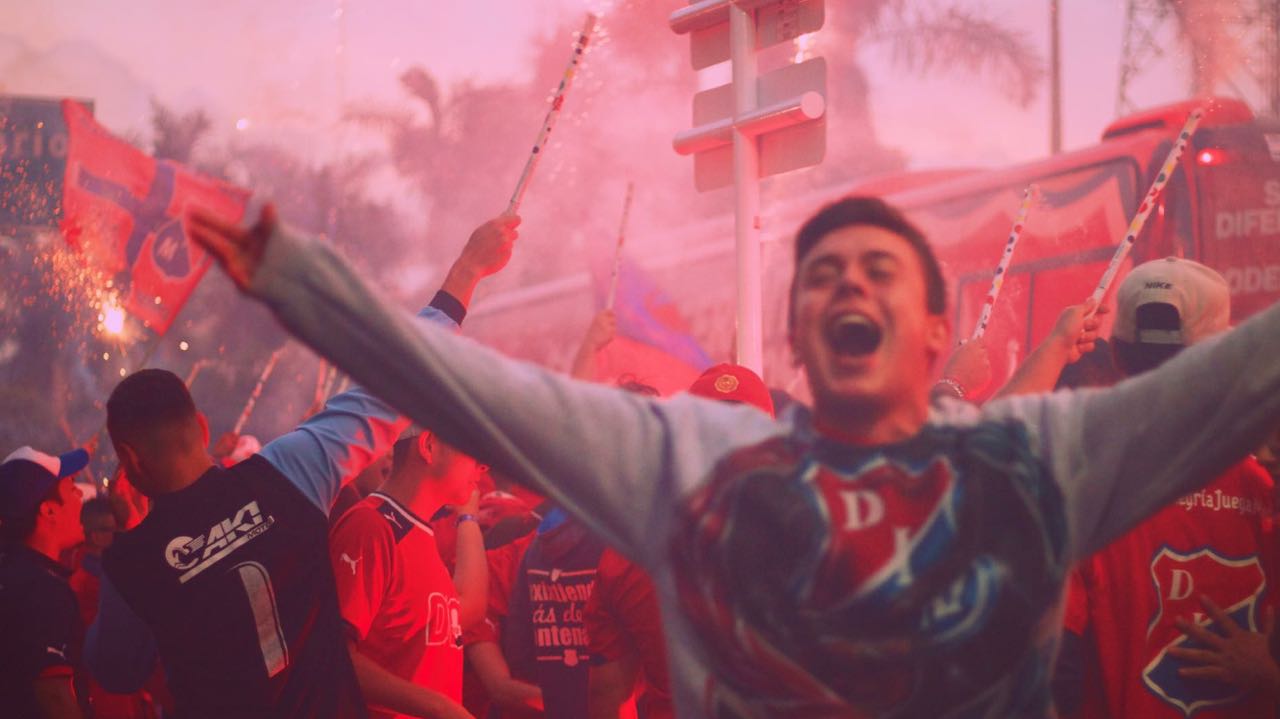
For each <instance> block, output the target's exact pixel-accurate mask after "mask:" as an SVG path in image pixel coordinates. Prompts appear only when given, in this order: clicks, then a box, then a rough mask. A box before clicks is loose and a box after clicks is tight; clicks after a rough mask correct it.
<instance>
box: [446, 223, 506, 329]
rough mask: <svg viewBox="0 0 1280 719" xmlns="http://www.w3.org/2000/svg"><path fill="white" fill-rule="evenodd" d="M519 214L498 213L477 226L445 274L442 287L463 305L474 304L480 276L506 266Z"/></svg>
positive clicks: (482, 277)
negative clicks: (472, 302)
mask: <svg viewBox="0 0 1280 719" xmlns="http://www.w3.org/2000/svg"><path fill="white" fill-rule="evenodd" d="M519 225H520V216H519V215H498V216H497V217H495V218H493V219H492V220H489V221H488V222H486V223H484V224H483V225H480V226H479V227H477V228H476V229H475V230H474V231H473V232H472V233H471V237H470V238H469V239H468V240H467V244H466V246H464V247H463V248H462V254H460V255H458V259H457V260H455V261H454V263H453V266H452V267H450V268H449V273H448V274H447V275H445V278H444V284H443V285H441V287H440V289H442V290H444V291H445V292H448V293H449V294H451V295H453V296H454V298H455V299H457V300H458V301H459V302H461V303H462V306H463V307H468V306H470V305H471V295H472V294H473V293H474V292H475V290H476V285H477V284H479V283H480V280H483V279H484V278H486V277H488V276H489V275H492V274H494V273H495V272H497V271H499V270H501V269H502V268H503V267H506V266H507V262H509V261H510V260H511V250H512V248H513V247H514V245H515V242H516V236H517V234H518V233H517V232H516V227H518V226H519Z"/></svg>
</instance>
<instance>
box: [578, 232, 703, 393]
mask: <svg viewBox="0 0 1280 719" xmlns="http://www.w3.org/2000/svg"><path fill="white" fill-rule="evenodd" d="M611 269H612V267H611V265H609V264H605V263H600V264H599V265H597V266H596V267H594V268H593V271H592V273H591V274H592V280H593V282H592V284H593V289H594V295H595V300H596V306H597V307H604V306H605V301H606V295H607V294H608V292H609V284H610V276H611ZM613 310H614V313H615V314H616V315H617V318H618V336H617V338H616V339H615V340H614V341H613V342H612V343H611V344H610V345H609V346H607V347H605V349H604V351H603V352H602V353H601V356H600V358H599V365H600V369H601V374H607V377H602V379H607V380H616V379H617V378H618V377H619V376H621V375H628V374H629V375H634V376H635V378H636V379H637V380H639V381H641V382H644V383H646V384H650V385H653V386H654V387H656V388H657V389H659V390H660V391H662V393H663V394H671V393H673V392H677V391H683V390H686V389H688V388H689V385H690V384H691V383H692V382H693V380H694V379H696V378H697V376H698V374H699V373H701V372H702V371H703V370H705V369H706V368H707V367H710V366H711V364H712V362H711V358H710V357H708V356H707V353H706V351H705V350H703V349H702V346H701V345H699V344H698V341H697V340H695V339H694V338H693V334H692V333H691V331H690V329H689V324H688V322H687V321H686V320H685V318H684V316H683V315H682V314H681V313H680V309H679V308H678V307H677V306H676V304H675V302H674V301H673V300H672V299H671V297H670V296H669V295H667V293H665V292H663V291H662V289H661V288H660V287H658V285H657V283H655V282H654V281H653V279H652V278H651V277H649V276H648V275H647V274H646V273H645V272H644V270H642V269H640V267H639V266H638V265H636V264H635V263H634V262H632V261H631V260H630V259H628V258H627V257H626V256H625V255H624V256H623V257H622V260H621V262H620V263H619V265H618V286H617V294H616V295H615V297H614V305H613Z"/></svg>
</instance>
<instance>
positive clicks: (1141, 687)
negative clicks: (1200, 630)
mask: <svg viewBox="0 0 1280 719" xmlns="http://www.w3.org/2000/svg"><path fill="white" fill-rule="evenodd" d="M1273 488H1274V483H1273V482H1272V480H1271V477H1270V476H1269V475H1268V474H1267V473H1266V471H1265V470H1263V469H1262V467H1261V466H1260V465H1258V463H1257V462H1256V461H1255V460H1252V459H1250V460H1246V461H1244V462H1241V463H1240V464H1237V465H1236V466H1234V467H1232V468H1231V469H1230V470H1229V471H1227V472H1226V473H1225V474H1223V475H1221V476H1220V477H1218V478H1217V479H1215V480H1214V481H1213V483H1212V484H1210V485H1208V486H1206V487H1205V488H1204V489H1202V490H1200V491H1198V492H1193V493H1192V494H1188V495H1186V496H1185V497H1182V498H1180V499H1178V501H1177V502H1176V503H1174V504H1172V505H1170V506H1169V507H1167V508H1165V509H1163V510H1161V511H1160V512H1159V513H1157V514H1155V515H1154V516H1152V517H1151V518H1150V519H1148V520H1147V521H1145V522H1143V523H1142V524H1139V525H1138V526H1137V527H1134V528H1133V529H1132V530H1131V531H1130V532H1129V533H1127V534H1125V535H1124V536H1123V537H1121V538H1120V539H1118V540H1116V541H1115V542H1114V543H1112V544H1111V545H1109V546H1108V547H1107V548H1105V549H1103V550H1102V551H1100V552H1098V553H1097V554H1095V555H1093V556H1092V557H1090V558H1089V559H1088V560H1086V561H1085V562H1083V563H1081V565H1080V567H1079V568H1078V569H1077V570H1076V573H1075V576H1074V577H1073V581H1072V583H1071V589H1072V591H1070V592H1069V593H1068V598H1067V605H1066V607H1067V608H1066V615H1065V625H1066V629H1067V630H1068V631H1071V632H1074V633H1076V634H1080V635H1082V636H1085V637H1087V638H1089V639H1091V640H1092V643H1093V644H1092V646H1093V649H1094V651H1095V652H1096V653H1095V654H1093V655H1092V656H1089V657H1087V658H1086V661H1090V662H1094V663H1096V665H1097V666H1096V672H1095V674H1096V675H1098V676H1100V677H1102V680H1101V681H1100V682H1087V683H1086V686H1085V696H1084V702H1083V706H1084V716H1088V717H1108V716H1110V717H1150V718H1151V719H1179V718H1181V717H1191V716H1194V717H1196V718H1197V719H1220V718H1222V719H1225V718H1226V717H1249V719H1265V718H1266V717H1274V716H1275V715H1276V712H1275V707H1274V706H1273V705H1272V704H1271V703H1270V702H1268V701H1267V700H1266V698H1265V697H1262V696H1256V695H1253V696H1247V695H1243V694H1242V693H1241V692H1240V691H1238V690H1237V689H1235V688H1234V687H1232V686H1230V685H1227V684H1223V683H1220V682H1215V681H1210V680H1189V679H1185V678H1183V677H1180V676H1178V670H1179V669H1180V668H1182V667H1184V666H1187V665H1186V664H1185V663H1184V662H1182V661H1181V660H1178V659H1175V658H1173V657H1171V656H1169V654H1168V651H1169V649H1171V648H1173V647H1179V646H1181V647H1188V648H1199V647H1198V643H1197V642H1195V641H1193V640H1190V639H1188V638H1187V637H1186V636H1185V635H1183V633H1182V631H1181V630H1180V629H1178V627H1177V626H1176V625H1175V624H1174V621H1175V620H1177V619H1179V618H1181V619H1187V620H1191V619H1194V620H1196V621H1199V622H1205V621H1208V620H1207V619H1206V617H1205V612H1204V608H1203V607H1202V605H1201V604H1200V596H1201V595H1202V594H1203V595H1207V596H1208V597H1209V598H1210V599H1211V600H1213V602H1214V603H1215V604H1217V605H1218V606H1219V607H1221V608H1222V609H1224V610H1225V611H1226V612H1227V613H1228V614H1230V615H1231V616H1232V618H1234V619H1235V621H1236V623H1237V624H1239V625H1240V626H1241V627H1245V628H1247V629H1249V630H1252V631H1259V630H1260V628H1261V626H1262V616H1261V615H1262V610H1263V607H1264V606H1265V605H1272V604H1274V603H1275V602H1274V597H1275V592H1274V590H1273V589H1272V586H1271V583H1272V582H1273V581H1275V578H1276V573H1275V572H1276V566H1275V555H1276V552H1275V547H1274V542H1275V538H1274V534H1273V532H1272V526H1271V524H1272V514H1273V507H1272V491H1273Z"/></svg>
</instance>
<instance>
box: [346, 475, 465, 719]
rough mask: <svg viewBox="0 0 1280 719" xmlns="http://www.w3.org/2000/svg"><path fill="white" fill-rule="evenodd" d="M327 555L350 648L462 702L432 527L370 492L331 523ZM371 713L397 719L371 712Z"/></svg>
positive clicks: (454, 631) (451, 603)
mask: <svg viewBox="0 0 1280 719" xmlns="http://www.w3.org/2000/svg"><path fill="white" fill-rule="evenodd" d="M329 554H330V558H331V559H332V562H333V574H334V577H335V578H336V579H337V584H338V600H339V603H340V604H341V606H342V618H343V620H344V621H345V622H346V623H347V626H348V628H349V630H350V632H351V634H352V638H353V639H355V640H356V649H357V650H358V651H359V652H360V653H361V654H364V655H365V656H367V657H368V658H369V659H372V660H373V661H374V663H376V664H378V665H379V666H381V667H382V668H384V669H386V670H387V671H389V672H391V673H392V674H395V675H396V676H398V677H401V678H402V679H407V680H410V681H412V682H414V683H415V684H419V685H421V686H425V687H427V688H429V689H434V690H435V691H438V692H440V693H441V694H444V695H445V696H447V697H449V698H450V699H452V700H454V701H456V702H461V701H462V646H461V642H460V637H461V636H462V630H461V627H460V624H459V620H458V612H459V608H460V605H459V603H458V591H457V589H455V588H454V585H453V578H452V577H451V576H450V575H449V571H448V570H447V569H445V566H444V562H442V561H441V560H440V552H439V550H437V549H436V540H435V537H434V535H433V533H432V531H431V527H430V526H428V525H427V523H426V522H424V521H422V520H421V519H420V518H418V517H416V516H414V514H413V513H412V512H410V511H409V510H408V509H406V508H405V507H403V506H401V505H400V504H399V503H398V502H396V501H395V500H394V499H392V498H391V497H388V496H387V495H385V494H382V493H381V492H374V493H372V494H370V495H369V496H368V497H366V498H364V499H363V500H361V501H360V502H357V503H356V505H355V506H354V507H352V508H351V509H349V510H347V513H346V514H344V515H342V517H341V518H340V519H339V520H338V521H337V523H336V524H334V526H333V529H332V531H331V532H330V535H329ZM369 714H370V716H373V717H394V716H401V715H398V714H395V713H392V712H386V711H381V710H377V709H374V708H370V711H369Z"/></svg>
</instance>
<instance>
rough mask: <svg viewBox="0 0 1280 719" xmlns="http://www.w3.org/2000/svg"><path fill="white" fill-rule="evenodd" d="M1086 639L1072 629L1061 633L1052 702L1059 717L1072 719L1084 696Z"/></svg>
mask: <svg viewBox="0 0 1280 719" xmlns="http://www.w3.org/2000/svg"><path fill="white" fill-rule="evenodd" d="M1086 651H1087V644H1086V640H1085V638H1084V637H1083V636H1081V635H1079V634H1076V633H1075V632H1072V631H1064V632H1063V633H1062V645H1061V647H1060V648H1059V650H1058V664H1057V666H1056V667H1055V668H1054V671H1053V685H1052V688H1053V703H1054V706H1055V707H1057V710H1058V716H1059V717H1060V719H1072V717H1075V716H1076V715H1077V714H1078V712H1079V711H1080V703H1081V700H1082V699H1083V698H1084V673H1085V656H1086Z"/></svg>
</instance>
